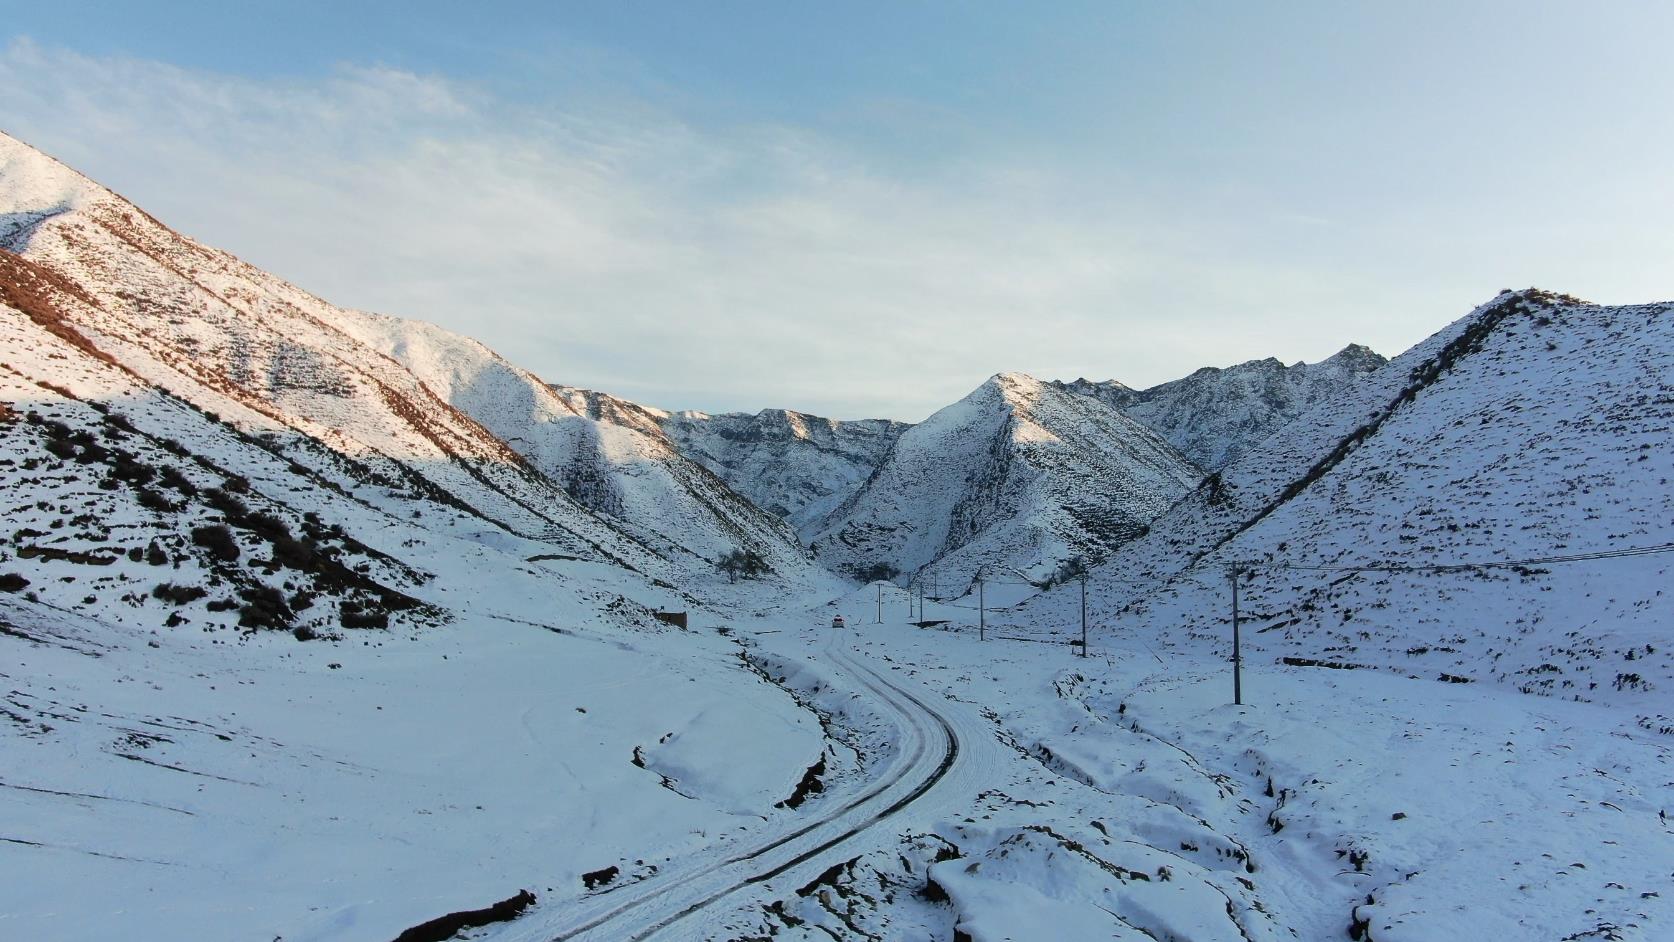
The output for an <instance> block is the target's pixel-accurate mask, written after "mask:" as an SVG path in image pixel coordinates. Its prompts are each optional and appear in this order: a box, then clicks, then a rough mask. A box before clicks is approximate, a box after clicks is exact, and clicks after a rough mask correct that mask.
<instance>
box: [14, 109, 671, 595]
mask: <svg viewBox="0 0 1674 942" xmlns="http://www.w3.org/2000/svg"><path fill="white" fill-rule="evenodd" d="M0 251H4V252H6V253H8V257H11V258H14V259H15V260H16V261H14V262H13V263H12V267H13V268H14V269H17V270H20V271H21V270H24V269H25V268H26V269H27V271H28V273H29V274H30V277H32V278H34V279H35V280H36V281H39V282H40V283H41V284H43V285H46V286H47V288H46V289H43V290H47V291H48V292H49V293H50V294H51V295H52V297H53V298H55V299H56V300H55V304H56V307H55V312H54V313H53V314H52V315H51V318H52V319H54V324H53V325H52V329H53V330H54V332H55V334H56V335H58V336H59V337H60V339H61V340H63V342H65V343H71V344H81V345H83V346H85V347H86V348H88V349H94V350H97V351H98V352H99V355H100V356H102V357H104V358H106V359H108V360H110V361H111V362H114V363H118V364H121V366H122V368H123V369H124V370H125V371H126V372H128V373H130V374H131V375H132V376H134V377H136V378H138V379H139V380H140V381H141V383H142V385H146V386H150V387H153V388H155V389H157V390H160V391H164V392H167V393H168V394H170V395H173V396H176V397H179V398H180V399H182V400H184V401H185V402H189V403H191V404H192V405H193V406H196V407H197V408H199V409H201V410H204V411H205V412H207V413H209V414H212V415H213V416H215V417H217V418H219V419H222V420H225V421H226V422H228V423H230V424H231V425H233V426H234V427H235V428H237V429H238V430H240V431H241V432H242V433H245V434H249V435H256V436H260V437H261V438H262V440H263V441H264V442H265V443H266V444H267V445H268V446H269V447H271V448H273V449H274V450H275V451H276V452H277V453H279V454H282V455H284V456H285V457H286V458H287V459H289V460H291V461H294V462H296V463H297V464H298V465H300V466H302V467H304V468H307V469H308V470H309V472H310V473H312V474H317V475H320V476H322V477H323V478H324V479H325V480H327V481H330V482H331V483H332V484H333V485H334V486H337V487H341V488H344V489H346V490H350V491H355V492H358V493H361V494H362V496H363V497H364V498H365V499H367V500H369V501H379V500H390V499H396V498H400V497H412V496H419V497H423V498H425V499H426V500H428V501H431V502H434V503H443V504H447V505H450V506H452V507H454V508H456V509H458V510H461V511H464V512H466V513H468V514H470V515H473V516H475V517H477V518H478V520H479V526H482V527H488V528H490V529H500V528H504V529H506V530H509V531H512V532H514V533H519V534H522V535H525V536H535V537H539V538H541V539H544V540H547V541H550V542H552V543H554V544H556V546H557V548H558V549H559V550H560V551H561V552H563V553H565V554H567V555H572V556H576V557H582V558H590V559H599V560H609V561H613V562H617V563H620V564H622V565H626V566H630V567H635V568H644V567H647V566H653V567H654V566H657V565H660V563H659V562H658V560H657V556H656V554H655V553H654V552H652V551H651V550H650V549H648V548H647V547H645V546H644V545H642V544H640V543H639V542H638V541H637V540H635V539H634V538H632V537H630V536H629V535H628V534H626V533H625V532H623V531H622V530H621V529H620V528H618V527H616V526H614V525H612V524H611V523H609V522H608V521H606V520H603V519H600V518H599V517H597V516H595V515H594V514H592V513H590V512H589V511H587V510H586V509H585V508H583V507H581V506H580V505H579V504H577V503H576V502H574V501H573V500H571V499H570V498H569V497H568V496H567V495H566V494H565V493H564V492H563V491H562V490H561V489H560V488H558V487H556V486H555V485H554V484H553V483H552V482H551V481H550V480H548V479H547V478H546V477H545V476H544V475H542V474H541V473H540V472H539V471H537V470H536V469H534V468H532V467H531V466H530V465H529V464H528V462H527V461H526V460H524V458H523V456H522V455H520V454H519V453H517V452H516V451H514V450H512V449H511V448H509V447H508V446H507V445H506V444H505V443H504V442H502V441H501V440H499V439H498V438H496V437H495V436H494V435H493V434H492V433H491V432H489V431H488V430H487V429H485V428H483V427H482V426H481V425H480V424H479V423H477V422H476V421H474V420H473V419H471V418H470V417H469V416H467V415H465V414H464V413H463V412H461V411H459V410H458V409H456V408H454V407H453V406H451V405H449V404H448V403H446V402H444V401H442V400H441V399H439V398H437V396H436V395H434V394H433V393H432V392H431V391H430V390H429V389H428V388H426V386H425V385H424V383H422V382H420V381H419V379H418V378H417V377H415V376H414V375H413V374H412V373H410V372H409V371H407V370H406V369H403V368H402V367H401V366H400V365H399V364H397V363H395V362H394V361H393V360H391V359H389V358H388V357H386V356H383V355H382V354H380V353H379V352H378V351H376V350H374V349H372V348H370V347H369V346H367V345H366V344H364V343H362V342H360V341H358V340H356V339H355V338H354V337H352V336H351V335H350V334H349V333H347V332H346V330H345V327H346V326H347V325H348V324H351V323H353V322H354V321H355V320H356V318H355V316H354V315H351V314H349V313H348V312H345V311H342V310H340V309H338V308H334V307H332V306H331V305H329V304H327V303H325V302H324V301H321V300H320V299H318V298H315V297H313V296H311V295H308V294H307V293H305V292H303V291H301V290H299V289H297V288H296V287H294V286H292V285H289V284H287V283H285V282H283V281H281V280H279V279H277V278H274V277H273V276H271V275H268V274H267V273H265V272H262V271H260V270H258V269H256V268H254V267H252V266H250V265H248V264H245V263H244V262H241V261H239V260H238V259H236V258H234V257H232V256H231V255H228V254H226V253H225V252H220V251H217V250H214V249H210V248H207V247H205V246H202V245H200V244H198V243H196V242H194V241H192V240H190V239H188V238H186V237H184V236H181V235H179V234H178V233H176V232H174V231H172V230H170V229H168V228H167V227H165V226H164V225H162V224H161V223H159V222H157V221H156V220H155V219H152V218H151V217H150V216H148V215H146V214H145V213H144V212H142V211H140V210H139V209H138V208H136V207H134V206H133V205H131V204H129V203H128V202H127V201H125V200H123V199H122V198H121V197H118V196H116V195H115V194H113V193H111V192H110V191H108V190H106V189H104V188H103V187H100V186H98V185H97V184H94V183H92V182H91V181H89V180H87V179H86V178H85V177H82V176H81V175H79V174H77V173H75V172H74V171H71V170H69V169H68V168H66V167H64V166H63V165H61V164H59V163H57V162H56V161H54V160H52V159H51V158H48V157H46V156H45V155H43V154H41V153H39V152H38V151H35V150H33V149H32V148H29V147H28V146H26V145H24V144H22V143H20V142H18V141H16V140H14V139H12V138H10V137H5V136H3V135H0ZM20 266H22V267H20ZM14 280H15V279H14ZM20 303H22V302H15V303H14V306H17V304H20ZM37 320H39V318H37ZM78 338H79V339H78Z"/></svg>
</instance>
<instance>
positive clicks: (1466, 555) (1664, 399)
mask: <svg viewBox="0 0 1674 942" xmlns="http://www.w3.org/2000/svg"><path fill="white" fill-rule="evenodd" d="M1670 428H1674V305H1668V304H1662V305H1645V306H1633V307H1603V306H1598V305H1592V304H1587V303H1584V302H1581V301H1579V300H1577V299H1575V298H1571V297H1567V296H1563V295H1556V294H1551V293H1547V292H1540V291H1532V290H1531V291H1523V292H1516V293H1511V292H1507V293H1505V294H1502V295H1501V296H1499V297H1497V298H1495V299H1494V300H1493V301H1491V302H1490V303H1488V304H1486V305H1483V306H1482V307H1480V308H1478V309H1477V310H1475V311H1473V312H1472V313H1471V314H1470V315H1469V316H1467V317H1465V318H1464V319H1462V320H1460V321H1458V322H1456V323H1454V324H1453V325H1451V326H1449V327H1448V328H1447V329H1445V330H1443V331H1441V332H1440V333H1438V334H1436V335H1435V336H1433V337H1431V338H1430V339H1428V340H1426V341H1425V342H1423V343H1421V344H1419V345H1418V346H1417V347H1415V348H1413V349H1412V350H1410V351H1408V352H1407V353H1405V354H1403V355H1402V356H1400V357H1398V358H1396V359H1395V360H1394V361H1392V362H1391V363H1390V364H1389V365H1388V366H1386V367H1384V368H1382V369H1380V370H1377V371H1375V372H1373V373H1371V374H1370V375H1369V376H1368V377H1367V378H1366V379H1365V381H1363V382H1361V383H1359V384H1357V385H1355V386H1354V387H1352V388H1351V390H1350V391H1349V392H1348V394H1346V395H1345V396H1342V397H1340V398H1338V399H1335V400H1331V401H1328V402H1326V403H1324V404H1322V405H1321V406H1320V407H1319V408H1316V409H1315V410H1313V411H1311V412H1309V413H1308V414H1306V415H1304V416H1303V417H1302V418H1300V419H1298V420H1296V421H1294V422H1292V423H1290V424H1289V425H1287V426H1285V427H1283V428H1282V429H1280V430H1279V431H1278V432H1276V433H1275V434H1274V435H1273V436H1272V437H1271V438H1269V439H1267V440H1266V441H1264V442H1262V443H1260V444H1259V445H1257V446H1255V447H1254V448H1252V449H1251V450H1250V451H1249V452H1248V453H1247V454H1245V456H1244V457H1243V458H1241V459H1240V460H1238V461H1236V462H1234V463H1233V464H1232V465H1230V466H1228V467H1226V468H1224V469H1222V470H1221V471H1220V472H1218V473H1216V474H1213V475H1211V476H1210V477H1209V478H1208V479H1206V480H1205V481H1204V482H1203V483H1202V484H1201V485H1200V486H1199V487H1198V488H1197V489H1196V490H1195V491H1194V492H1193V493H1192V494H1191V495H1190V496H1189V497H1187V498H1186V499H1185V500H1182V501H1181V502H1180V503H1179V504H1177V505H1176V506H1175V507H1174V508H1173V509H1171V510H1170V511H1169V512H1168V513H1167V514H1166V515H1164V516H1163V517H1162V518H1160V519H1158V520H1157V521H1155V522H1154V523H1153V525H1152V527H1151V530H1150V532H1149V533H1148V534H1147V535H1145V536H1144V537H1142V538H1140V539H1138V540H1135V541H1134V542H1133V543H1131V544H1129V545H1127V546H1125V547H1123V548H1122V549H1121V550H1120V551H1119V552H1118V553H1117V554H1116V555H1115V557H1113V558H1112V559H1111V561H1110V563H1109V565H1108V567H1107V568H1106V570H1105V571H1103V572H1102V573H1100V584H1101V586H1102V587H1103V591H1101V592H1100V593H1098V595H1099V599H1098V601H1097V602H1096V603H1095V609H1096V611H1097V614H1098V617H1099V618H1100V619H1103V620H1104V623H1106V624H1110V623H1114V622H1115V621H1118V620H1119V621H1120V622H1121V623H1122V624H1124V625H1125V626H1140V627H1142V628H1143V629H1144V630H1148V631H1152V632H1156V633H1157V634H1158V635H1159V636H1160V637H1161V638H1162V640H1163V642H1164V643H1169V644H1180V645H1206V646H1210V647H1212V648H1219V646H1221V645H1224V644H1225V643H1226V633H1227V631H1228V628H1229V625H1228V610H1229V595H1230V593H1229V590H1228V571H1229V568H1230V566H1231V565H1232V564H1233V563H1235V562H1236V563H1238V564H1239V565H1240V567H1241V569H1242V571H1243V573H1244V575H1243V577H1242V596H1243V599H1242V600H1243V605H1244V608H1243V613H1244V615H1245V617H1246V618H1247V619H1248V621H1247V622H1246V623H1245V624H1246V627H1247V628H1249V629H1250V632H1249V633H1247V634H1246V635H1245V643H1246V644H1253V645H1254V646H1255V650H1256V651H1257V652H1258V653H1257V654H1256V655H1255V656H1267V657H1276V656H1284V657H1293V658H1302V659H1307V660H1315V661H1328V662H1332V663H1334V664H1338V665H1349V666H1361V667H1368V668H1373V669H1379V670H1390V671H1397V672H1400V673H1404V674H1411V675H1414V676H1421V677H1430V678H1441V677H1443V675H1446V676H1448V677H1456V678H1464V679H1467V680H1473V681H1492V682H1500V683H1506V684H1509V685H1513V686H1515V687H1518V688H1520V689H1524V690H1527V691H1528V692H1531V693H1539V694H1550V695H1554V696H1561V697H1565V698H1570V697H1579V698H1582V699H1607V698H1617V697H1625V698H1630V699H1636V700H1638V701H1641V702H1646V701H1647V695H1649V697H1650V698H1651V699H1654V698H1655V697H1658V696H1660V697H1663V698H1664V699H1663V705H1662V707H1660V709H1661V711H1662V713H1667V712H1668V711H1667V709H1666V691H1667V690H1668V689H1670V685H1671V684H1674V661H1671V659H1670V653H1669V646H1668V645H1667V643H1666V642H1667V630H1666V625H1667V619H1668V612H1669V609H1668V599H1667V592H1666V586H1667V585H1668V584H1669V582H1668V580H1669V577H1670V575H1674V566H1671V563H1674V556H1669V555H1649V556H1643V557H1630V558H1623V559H1606V560H1596V561H1581V562H1571V563H1553V564H1541V565H1528V566H1519V567H1513V568H1498V569H1465V570H1445V569H1444V570H1442V571H1429V570H1423V569H1420V570H1417V571H1396V572H1377V571H1373V572H1315V571H1308V570H1292V569H1286V568H1282V567H1285V566H1316V567H1345V566H1364V565H1371V566H1384V567H1396V568H1397V569H1401V568H1403V567H1431V566H1443V567H1445V566H1450V565H1453V564H1456V563H1474V562H1492V561H1505V560H1519V559H1533V558H1546V557H1551V556H1563V555H1574V554H1587V553H1593V552H1600V551H1612V550H1618V549H1622V548H1630V547H1639V546H1647V545H1661V544H1667V543H1670V542H1674V489H1671V488H1670V486H1669V483H1670V481H1674V449H1671V448H1670V447H1669V430H1670ZM1035 604H1036V605H1039V606H1042V607H1043V610H1045V609H1050V608H1051V607H1052V606H1054V605H1060V604H1064V605H1067V604H1068V602H1067V601H1066V602H1062V603H1059V602H1053V601H1050V600H1041V601H1039V602H1037V603H1035ZM1653 691H1662V693H1653ZM1648 715H1649V714H1648ZM1664 725H1666V724H1664Z"/></svg>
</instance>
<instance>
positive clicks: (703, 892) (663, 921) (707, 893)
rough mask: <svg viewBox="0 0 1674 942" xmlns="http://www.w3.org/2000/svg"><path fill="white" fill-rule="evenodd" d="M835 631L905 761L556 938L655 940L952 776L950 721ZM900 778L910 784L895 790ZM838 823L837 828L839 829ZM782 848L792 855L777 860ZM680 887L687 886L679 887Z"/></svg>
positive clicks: (955, 746)
mask: <svg viewBox="0 0 1674 942" xmlns="http://www.w3.org/2000/svg"><path fill="white" fill-rule="evenodd" d="M837 637H838V636H835V635H834V636H833V637H832V638H831V640H830V641H829V642H828V643H827V644H826V647H825V652H826V654H827V656H828V658H829V660H830V661H831V663H833V664H835V665H837V666H838V667H840V668H842V669H843V671H844V672H845V673H847V674H849V676H850V677H851V678H852V679H853V680H854V681H855V682H856V683H857V684H858V685H859V686H860V687H863V688H865V689H866V690H867V691H869V692H870V693H871V694H872V696H874V697H875V698H876V699H877V700H878V701H879V703H880V704H881V705H883V706H885V707H886V708H887V709H888V710H889V711H890V712H892V713H894V714H895V715H896V716H897V717H898V719H899V720H900V724H899V728H900V729H901V732H902V735H903V737H904V738H908V739H910V740H911V743H912V744H911V746H910V747H909V748H908V749H904V750H903V752H902V754H903V755H904V756H905V757H906V758H905V760H904V761H901V762H899V763H897V764H896V767H895V768H892V769H891V770H890V771H889V772H888V773H886V774H885V775H884V776H883V777H882V778H881V779H880V780H879V781H878V782H876V783H875V784H873V785H872V786H871V787H870V788H868V789H867V790H866V791H865V792H863V793H862V794H861V795H859V796H858V797H856V798H853V799H851V800H850V801H848V802H846V803H845V804H843V805H842V806H840V807H837V808H834V809H832V810H830V811H828V812H826V813H825V814H823V815H821V816H820V817H819V818H817V819H815V820H813V821H810V822H807V823H805V824H803V825H802V826H800V827H798V828H797V829H795V830H793V831H791V832H790V833H788V834H784V835H781V836H779V837H776V838H774V839H772V840H769V841H767V842H766V843H763V844H761V845H758V846H757V847H755V848H754V849H752V850H750V851H748V852H746V853H740V854H735V855H732V856H730V857H728V858H727V859H725V860H722V861H719V862H717V863H715V864H711V865H709V866H706V867H703V868H701V869H699V870H696V871H693V872H691V873H687V874H684V875H682V876H680V877H678V878H676V879H674V880H672V881H666V882H656V883H653V882H648V883H647V884H642V885H643V886H646V892H643V893H642V894H641V895H639V896H638V897H637V898H634V899H632V900H629V901H626V902H624V903H623V904H622V905H620V906H617V907H615V908H613V909H610V910H609V911H606V912H603V913H597V914H594V915H592V916H591V917H587V918H585V919H584V921H583V922H582V923H581V924H579V925H575V926H572V927H570V928H568V929H566V930H564V931H562V932H560V933H558V934H556V935H552V936H547V938H549V939H550V940H551V942H571V940H580V939H583V938H606V937H608V938H611V939H630V940H633V942H642V940H646V939H650V938H652V937H653V936H656V935H658V934H659V933H661V932H663V931H664V930H666V929H669V928H670V927H672V926H674V925H675V924H676V923H679V922H682V921H685V920H687V919H689V918H691V917H693V916H696V915H698V914H700V913H702V912H704V911H705V910H709V909H711V908H712V907H716V906H717V905H719V904H722V903H724V902H726V901H727V900H728V899H730V898H732V897H734V896H735V895H739V894H742V893H744V892H746V891H749V890H751V889H753V888H756V887H760V886H762V885H763V884H766V883H768V882H769V881H771V880H773V879H774V878H775V877H778V876H780V875H782V874H784V873H786V872H788V871H790V870H792V869H794V868H797V867H799V866H802V865H804V864H807V863H809V861H812V860H815V859H816V858H818V857H820V856H821V855H823V854H826V853H827V852H829V851H832V850H834V849H836V848H839V847H841V846H842V845H844V844H847V843H849V842H851V841H853V840H854V839H855V838H857V837H858V836H860V835H861V834H863V833H865V832H866V831H868V830H870V829H871V828H874V827H876V826H877V825H879V824H881V823H883V822H885V821H887V820H889V819H890V818H892V817H894V816H895V815H897V814H898V813H900V812H901V811H902V810H903V809H906V808H907V807H909V806H911V805H912V804H913V803H914V802H916V801H918V800H919V799H920V798H922V797H923V796H924V795H925V793H927V792H928V791H929V790H930V789H931V788H933V787H934V786H935V785H936V783H937V782H940V781H941V780H942V779H943V778H944V777H945V776H946V775H947V774H948V772H949V771H950V770H951V769H952V768H953V767H954V765H955V763H956V762H957V761H958V759H959V756H960V740H959V735H958V733H957V732H956V731H955V730H954V727H953V724H951V723H950V722H949V721H948V720H947V718H946V717H944V716H943V715H942V714H940V713H938V712H937V711H936V710H934V709H932V708H931V707H930V706H928V705H927V704H926V703H925V702H924V701H923V700H922V699H920V698H919V697H918V696H917V695H915V694H913V693H911V692H910V691H907V690H905V689H903V688H902V687H900V686H898V685H896V684H895V683H893V682H891V681H889V680H887V679H885V678H884V677H883V676H882V675H880V674H878V673H877V672H876V671H874V670H872V668H871V667H869V666H867V665H866V664H864V663H862V662H861V661H860V660H859V659H857V658H855V657H854V656H853V655H852V654H851V653H850V652H848V651H846V650H843V649H841V648H840V647H839V646H838V645H837ZM903 783H907V784H909V785H910V787H908V788H906V790H905V792H904V793H898V791H899V786H901V785H902V784H903ZM833 828H836V830H835V831H834V832H833V830H832V829H833ZM804 844H812V846H807V847H805V846H803V845H804ZM779 852H784V853H788V854H790V856H789V857H788V858H787V859H783V860H780V859H778V857H779ZM681 890H688V891H689V892H687V893H681V892H680V891H681Z"/></svg>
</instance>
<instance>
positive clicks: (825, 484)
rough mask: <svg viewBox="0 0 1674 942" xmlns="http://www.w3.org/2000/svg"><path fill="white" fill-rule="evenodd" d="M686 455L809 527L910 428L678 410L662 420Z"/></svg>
mask: <svg viewBox="0 0 1674 942" xmlns="http://www.w3.org/2000/svg"><path fill="white" fill-rule="evenodd" d="M661 424H662V429H663V431H664V432H666V433H667V434H668V436H669V438H670V439H672V440H673V441H674V442H675V443H676V444H677V445H678V446H679V448H680V450H681V452H682V453H684V454H685V455H686V456H687V457H689V458H691V459H693V460H694V461H697V462H698V463H700V464H702V465H703V466H704V467H706V468H708V469H709V470H711V471H713V472H715V473H716V474H717V475H720V477H721V478H722V479H723V480H725V481H726V482H727V483H728V484H729V485H731V486H732V488H733V490H735V491H737V492H738V493H740V494H743V495H744V496H745V497H748V498H749V499H750V500H751V501H752V502H754V503H755V505H756V506H758V507H761V508H762V509H764V510H766V511H768V512H769V513H773V514H777V515H779V516H781V517H784V518H785V519H786V520H787V521H789V522H790V524H791V526H793V527H795V528H796V529H797V530H798V531H799V532H802V531H806V530H807V529H809V528H810V527H811V526H813V525H814V524H816V523H818V522H819V521H820V520H821V519H822V518H824V517H825V516H826V515H827V514H829V513H831V512H832V511H833V510H835V509H837V507H838V506H839V505H840V504H842V503H843V501H845V500H847V499H848V498H849V497H850V495H852V494H854V493H855V492H856V491H858V490H859V489H860V486H861V485H862V484H864V483H866V479H867V478H868V477H870V476H871V474H872V471H873V469H874V468H876V467H877V466H878V465H879V464H880V463H881V462H882V461H883V459H884V456H885V455H887V454H888V453H889V449H890V447H891V446H892V445H894V444H895V439H897V438H899V437H900V436H901V433H902V432H903V431H905V430H906V429H907V428H909V427H910V426H909V425H908V424H907V423H905V422H892V421H889V420H888V419H861V420H858V421H837V420H834V419H824V418H820V417H819V416H815V415H807V414H805V413H802V412H792V411H790V410H786V409H764V410H762V411H761V412H757V413H755V414H754V415H751V414H749V413H743V412H731V413H725V414H721V415H709V414H706V413H703V412H675V413H672V414H669V415H667V416H665V417H663V419H662V420H661Z"/></svg>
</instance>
